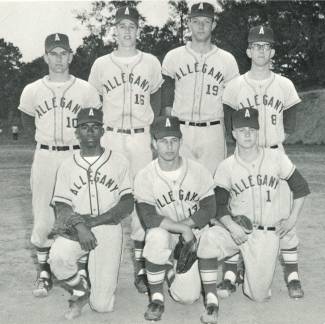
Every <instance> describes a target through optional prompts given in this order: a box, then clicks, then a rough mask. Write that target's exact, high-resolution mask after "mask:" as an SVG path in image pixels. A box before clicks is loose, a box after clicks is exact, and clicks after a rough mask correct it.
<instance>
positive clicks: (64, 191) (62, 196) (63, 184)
mask: <svg viewBox="0 0 325 324" xmlns="http://www.w3.org/2000/svg"><path fill="white" fill-rule="evenodd" d="M70 175H71V170H70V168H69V166H68V165H67V164H66V163H63V164H61V166H60V167H59V169H58V172H57V174H56V182H55V188H54V194H53V198H52V202H51V204H52V205H55V203H56V202H62V203H65V204H67V205H69V206H72V198H73V196H72V195H73V193H72V192H71V190H70Z"/></svg>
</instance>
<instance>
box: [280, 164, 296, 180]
mask: <svg viewBox="0 0 325 324" xmlns="http://www.w3.org/2000/svg"><path fill="white" fill-rule="evenodd" d="M295 169H296V167H295V166H294V165H293V166H292V168H291V170H290V172H289V174H288V175H287V176H286V177H284V178H281V179H283V180H288V179H289V178H290V177H291V176H292V174H293V173H294V172H295Z"/></svg>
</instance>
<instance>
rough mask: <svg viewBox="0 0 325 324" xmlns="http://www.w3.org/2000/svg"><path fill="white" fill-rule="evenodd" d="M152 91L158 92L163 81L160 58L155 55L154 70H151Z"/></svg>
mask: <svg viewBox="0 0 325 324" xmlns="http://www.w3.org/2000/svg"><path fill="white" fill-rule="evenodd" d="M151 78H152V79H151V80H152V85H151V93H155V92H157V90H158V89H159V88H160V87H161V85H162V83H163V78H162V75H161V65H160V62H159V60H158V59H157V58H156V57H154V56H153V62H152V72H151Z"/></svg>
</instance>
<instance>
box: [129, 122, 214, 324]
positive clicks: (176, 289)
mask: <svg viewBox="0 0 325 324" xmlns="http://www.w3.org/2000/svg"><path fill="white" fill-rule="evenodd" d="M152 133H153V138H154V140H153V146H154V148H155V149H156V151H157V155H158V158H157V159H155V160H154V161H152V162H150V163H149V164H148V165H147V166H146V167H145V168H144V169H142V170H141V171H139V173H138V174H137V175H136V178H135V184H134V193H135V199H136V206H137V210H138V215H139V217H140V219H141V220H142V222H143V223H144V224H145V228H146V229H147V233H146V240H145V247H144V251H143V256H144V257H145V259H146V271H147V277H148V281H149V288H150V303H149V305H148V308H147V310H146V312H145V314H144V317H145V319H146V320H150V321H157V320H160V319H161V316H162V313H163V312H164V294H163V284H164V281H165V278H166V281H167V284H168V286H169V292H170V295H171V296H172V298H173V299H174V300H175V301H178V302H182V303H187V304H190V303H193V302H194V301H195V300H197V299H198V298H199V297H200V294H201V280H200V274H201V278H202V282H203V287H204V285H205V283H206V282H208V281H209V274H208V273H206V272H205V264H204V263H203V264H202V263H200V261H199V262H195V263H194V264H193V266H192V267H191V268H190V270H189V271H188V272H186V273H184V274H176V275H175V272H174V270H173V263H174V262H173V249H174V247H175V245H176V243H177V241H178V238H179V234H181V235H182V237H183V239H184V240H185V241H186V242H189V241H191V240H192V239H193V236H194V235H196V236H199V235H200V232H201V231H200V229H202V228H204V226H205V225H207V224H208V223H209V220H210V218H211V217H214V215H215V213H216V210H215V197H214V192H213V189H212V188H213V179H212V176H211V174H210V172H209V171H208V170H207V169H206V168H205V167H204V166H203V165H201V164H199V163H197V162H195V161H192V160H190V159H187V158H184V157H181V156H180V155H179V149H180V146H181V142H182V133H181V131H180V124H179V120H178V118H177V117H173V116H165V117H164V116H161V117H158V118H157V120H156V122H155V124H154V126H153V130H152ZM198 179H199V181H198ZM215 294H216V292H214V297H213V296H212V298H215V299H216V296H215ZM208 298H211V297H210V295H209V296H208Z"/></svg>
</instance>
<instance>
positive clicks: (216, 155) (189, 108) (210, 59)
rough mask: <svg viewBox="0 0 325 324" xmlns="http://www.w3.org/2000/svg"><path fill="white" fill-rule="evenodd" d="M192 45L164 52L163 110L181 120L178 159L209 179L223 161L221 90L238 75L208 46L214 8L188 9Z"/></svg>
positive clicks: (223, 54)
mask: <svg viewBox="0 0 325 324" xmlns="http://www.w3.org/2000/svg"><path fill="white" fill-rule="evenodd" d="M188 26H189V28H190V30H191V32H192V41H191V42H188V43H187V44H186V45H185V46H181V47H179V48H176V49H173V50H171V51H170V52H168V53H167V54H166V56H165V58H164V61H163V64H162V73H163V77H164V81H165V82H164V84H163V86H162V107H165V113H166V114H167V115H168V114H171V115H173V116H177V117H178V118H179V119H180V123H181V130H182V133H183V154H186V156H188V157H191V158H193V159H195V160H197V161H199V162H201V163H202V164H203V165H204V166H205V167H207V168H208V169H209V170H210V171H211V173H212V174H214V172H215V170H216V168H217V166H218V164H219V163H220V162H221V161H222V160H223V159H224V158H225V157H226V154H227V153H226V145H225V136H224V119H223V109H222V102H221V96H222V93H223V89H224V86H225V84H226V83H227V82H228V81H230V80H231V79H232V78H234V77H235V76H237V75H238V74H239V72H238V66H237V63H236V60H235V58H234V57H233V56H232V55H231V54H230V53H229V52H227V51H225V50H223V49H221V48H218V47H217V46H215V45H213V44H212V43H211V33H212V31H213V29H214V28H215V26H216V22H215V20H214V7H213V6H212V5H211V4H209V3H207V2H199V3H196V4H194V5H193V6H192V7H191V12H190V14H189V20H188Z"/></svg>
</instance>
